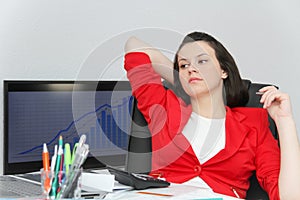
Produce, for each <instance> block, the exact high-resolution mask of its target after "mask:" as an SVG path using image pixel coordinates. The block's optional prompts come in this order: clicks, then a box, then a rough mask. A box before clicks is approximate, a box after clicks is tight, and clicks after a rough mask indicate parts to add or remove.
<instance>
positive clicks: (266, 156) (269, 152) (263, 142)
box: [255, 110, 280, 199]
mask: <svg viewBox="0 0 300 200" xmlns="http://www.w3.org/2000/svg"><path fill="white" fill-rule="evenodd" d="M260 122H261V123H260V131H259V132H258V139H257V151H256V159H255V162H256V176H257V179H258V181H259V183H260V185H261V186H262V187H263V188H264V189H265V191H267V193H268V194H269V197H270V199H279V190H278V177H279V171H280V150H279V147H278V141H277V140H276V139H275V138H274V137H273V135H272V133H271V131H270V129H269V121H268V113H267V111H266V110H263V111H262V112H261V116H260Z"/></svg>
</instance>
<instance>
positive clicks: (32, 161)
mask: <svg viewBox="0 0 300 200" xmlns="http://www.w3.org/2000/svg"><path fill="white" fill-rule="evenodd" d="M132 104H133V98H132V96H131V88H130V84H129V82H128V81H4V174H15V173H24V172H31V171H38V170H39V169H40V168H41V167H42V161H41V160H42V156H41V155H42V145H43V143H46V144H47V146H48V149H49V152H50V156H51V155H53V151H54V145H55V144H58V138H59V136H60V135H61V136H62V137H63V141H64V143H69V144H70V145H71V147H73V146H74V144H75V143H76V142H78V140H79V138H80V136H81V135H82V134H85V135H86V136H87V140H86V143H87V144H89V148H90V154H89V157H88V159H87V160H86V162H85V164H84V168H95V167H103V166H105V165H107V164H108V165H112V166H124V165H125V160H126V154H127V153H126V152H127V146H128V138H129V137H128V133H129V130H130V125H131V112H132Z"/></svg>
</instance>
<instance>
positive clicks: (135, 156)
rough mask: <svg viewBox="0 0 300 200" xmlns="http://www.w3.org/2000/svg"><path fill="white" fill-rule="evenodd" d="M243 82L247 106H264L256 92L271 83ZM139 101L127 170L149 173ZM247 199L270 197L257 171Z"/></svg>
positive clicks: (148, 145) (148, 140) (145, 127)
mask: <svg viewBox="0 0 300 200" xmlns="http://www.w3.org/2000/svg"><path fill="white" fill-rule="evenodd" d="M243 82H244V84H246V86H247V87H248V91H249V101H248V103H247V104H246V105H245V106H246V107H262V104H261V103H260V102H259V100H260V95H257V94H256V92H257V91H258V90H259V89H260V88H262V87H264V86H267V85H271V84H261V83H251V81H250V80H243ZM166 87H169V86H166ZM137 103H138V102H137V101H136V100H135V101H134V108H133V111H132V112H133V113H132V127H131V133H130V137H129V145H128V155H127V161H126V170H127V171H128V172H135V173H149V172H150V171H151V158H152V154H151V152H152V146H151V145H152V143H151V134H150V131H149V129H148V125H147V122H146V120H145V118H144V116H143V115H142V113H141V112H140V111H139V110H138V108H137ZM269 122H270V130H271V132H272V134H273V136H274V137H275V138H276V139H278V133H277V129H276V126H275V123H274V121H273V120H272V119H271V118H270V117H269ZM247 199H261V200H268V199H269V198H268V195H267V193H266V192H265V191H264V190H263V189H262V188H261V187H260V185H259V183H258V181H257V179H256V175H255V173H254V174H253V176H252V177H251V178H250V188H249V190H248V191H247Z"/></svg>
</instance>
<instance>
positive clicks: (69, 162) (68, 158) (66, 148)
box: [64, 143, 72, 176]
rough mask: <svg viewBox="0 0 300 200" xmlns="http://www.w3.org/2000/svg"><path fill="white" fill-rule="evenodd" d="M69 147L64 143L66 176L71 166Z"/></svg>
mask: <svg viewBox="0 0 300 200" xmlns="http://www.w3.org/2000/svg"><path fill="white" fill-rule="evenodd" d="M71 157H72V156H71V147H70V144H69V143H65V153H64V166H65V171H66V176H67V175H68V174H69V169H70V166H71V164H72V158H71Z"/></svg>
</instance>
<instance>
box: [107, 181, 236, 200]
mask: <svg viewBox="0 0 300 200" xmlns="http://www.w3.org/2000/svg"><path fill="white" fill-rule="evenodd" d="M144 192H146V193H148V194H146V193H144ZM150 193H152V194H150ZM104 199H105V200H140V199H143V200H147V199H149V200H150V199H151V200H156V199H161V200H169V199H170V200H175V199H176V200H178V199H180V200H183V199H184V200H185V199H186V200H201V199H211V200H221V199H222V200H237V198H234V197H230V196H226V195H222V194H216V193H214V192H213V191H212V190H210V189H207V188H199V187H195V186H188V185H182V184H171V185H170V186H169V187H167V188H153V189H146V190H121V191H114V192H113V193H108V194H107V195H106V197H105V198H104Z"/></svg>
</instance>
